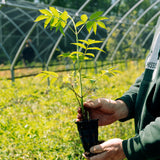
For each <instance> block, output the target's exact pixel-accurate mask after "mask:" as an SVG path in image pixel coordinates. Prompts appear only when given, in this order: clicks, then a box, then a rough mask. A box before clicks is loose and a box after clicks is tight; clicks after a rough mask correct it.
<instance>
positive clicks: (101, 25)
mask: <svg viewBox="0 0 160 160" xmlns="http://www.w3.org/2000/svg"><path fill="white" fill-rule="evenodd" d="M97 24H98V25H99V26H100V27H101V28H104V29H106V30H107V28H106V26H105V24H104V23H103V22H97Z"/></svg>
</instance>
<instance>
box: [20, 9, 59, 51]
mask: <svg viewBox="0 0 160 160" xmlns="http://www.w3.org/2000/svg"><path fill="white" fill-rule="evenodd" d="M18 10H20V11H21V12H22V13H23V14H24V15H26V16H27V17H29V18H30V19H31V20H32V21H34V18H33V17H31V16H30V15H29V14H28V13H26V12H24V11H23V10H22V9H21V8H18ZM38 26H39V27H40V28H41V31H40V32H39V35H41V34H42V33H43V32H44V33H45V34H46V35H47V37H49V38H50V40H51V41H52V42H55V41H56V40H55V39H54V38H53V37H52V33H51V34H49V33H48V32H47V31H46V30H45V29H44V28H43V27H42V26H41V25H40V24H39V23H38ZM34 39H36V37H35V38H33V40H34ZM34 48H35V47H34ZM59 49H60V48H59ZM42 51H43V50H42ZM37 53H38V54H39V52H38V51H37Z"/></svg>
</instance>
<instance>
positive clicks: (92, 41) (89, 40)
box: [88, 39, 103, 45]
mask: <svg viewBox="0 0 160 160" xmlns="http://www.w3.org/2000/svg"><path fill="white" fill-rule="evenodd" d="M102 42H103V41H96V40H94V39H88V44H89V45H91V44H95V43H102Z"/></svg>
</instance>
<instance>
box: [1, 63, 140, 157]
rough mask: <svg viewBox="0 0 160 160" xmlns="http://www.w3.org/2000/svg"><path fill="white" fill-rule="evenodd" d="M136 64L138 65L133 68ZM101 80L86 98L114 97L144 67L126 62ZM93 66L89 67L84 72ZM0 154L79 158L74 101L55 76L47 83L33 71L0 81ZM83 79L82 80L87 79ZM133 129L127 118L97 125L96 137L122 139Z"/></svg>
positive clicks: (132, 132) (129, 135)
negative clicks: (126, 65)
mask: <svg viewBox="0 0 160 160" xmlns="http://www.w3.org/2000/svg"><path fill="white" fill-rule="evenodd" d="M137 67H139V69H138V70H137ZM117 68H121V69H122V70H123V71H122V73H121V74H118V75H117V76H115V77H111V78H110V83H108V82H107V81H106V80H104V79H102V80H100V83H98V84H97V85H96V87H95V89H94V92H93V93H92V94H91V95H88V97H86V99H87V98H98V97H106V98H110V99H115V98H117V97H119V96H122V94H123V93H124V92H125V91H126V90H127V89H128V88H129V87H130V85H131V84H132V83H133V82H134V81H135V79H136V78H137V77H138V76H139V75H140V74H141V73H142V72H143V62H140V63H139V65H138V66H137V64H136V63H135V62H130V63H129V67H128V69H127V70H124V67H123V66H117ZM90 73H92V71H88V74H90ZM61 76H66V75H65V73H64V74H61ZM0 83H1V85H0V90H1V92H0V137H1V138H0V159H2V160H10V159H12V160H14V159H15V160H22V159H23V160H24V159H25V160H80V159H83V158H82V153H83V148H82V145H81V143H80V139H79V137H78V132H77V129H76V125H75V123H74V121H75V119H76V116H77V103H76V100H75V98H74V95H73V93H72V92H71V91H70V90H68V89H67V88H65V87H63V85H62V84H61V82H60V80H59V81H58V82H56V83H55V85H53V86H52V87H51V88H48V86H47V82H41V81H40V79H38V78H35V77H30V78H23V79H16V81H15V84H14V85H12V84H11V81H7V80H5V79H4V80H1V81H0ZM86 83H87V82H86ZM133 135H134V123H133V121H132V120H130V121H128V122H125V123H120V122H116V123H114V124H112V125H109V126H105V127H100V128H99V139H101V140H108V139H111V138H116V137H119V138H122V139H126V138H129V137H131V136H133Z"/></svg>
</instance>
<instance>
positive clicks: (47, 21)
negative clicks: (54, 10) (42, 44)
mask: <svg viewBox="0 0 160 160" xmlns="http://www.w3.org/2000/svg"><path fill="white" fill-rule="evenodd" d="M51 20H52V17H48V18H47V19H46V20H45V22H44V28H46V27H47V26H48V24H49V23H50V21H51Z"/></svg>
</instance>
